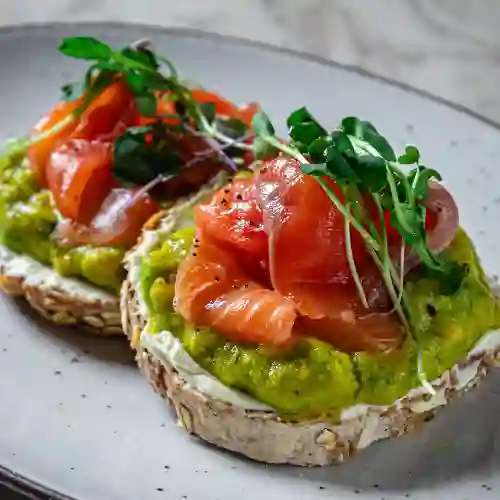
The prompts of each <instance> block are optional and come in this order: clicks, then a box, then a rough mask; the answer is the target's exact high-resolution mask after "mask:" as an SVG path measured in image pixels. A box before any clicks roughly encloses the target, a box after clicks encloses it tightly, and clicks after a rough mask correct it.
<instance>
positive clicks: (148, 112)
mask: <svg viewBox="0 0 500 500" xmlns="http://www.w3.org/2000/svg"><path fill="white" fill-rule="evenodd" d="M135 103H136V105H137V109H138V110H139V112H140V113H141V115H142V116H146V117H153V116H156V98H155V96H154V94H144V95H136V96H135Z"/></svg>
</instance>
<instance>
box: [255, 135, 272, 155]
mask: <svg viewBox="0 0 500 500" xmlns="http://www.w3.org/2000/svg"><path fill="white" fill-rule="evenodd" d="M277 152H278V150H277V149H276V147H274V146H273V145H271V144H269V142H267V141H266V140H265V139H264V138H262V137H260V136H256V137H255V139H254V140H253V142H252V153H253V156H254V158H255V159H256V160H268V159H270V158H274V157H275V156H276V154H277Z"/></svg>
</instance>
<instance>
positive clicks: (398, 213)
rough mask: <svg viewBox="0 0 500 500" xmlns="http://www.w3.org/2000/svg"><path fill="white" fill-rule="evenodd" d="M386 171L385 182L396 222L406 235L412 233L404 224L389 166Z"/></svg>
mask: <svg viewBox="0 0 500 500" xmlns="http://www.w3.org/2000/svg"><path fill="white" fill-rule="evenodd" d="M386 171H387V182H388V183H389V189H390V190H391V196H392V201H393V203H394V212H395V213H396V217H397V219H398V222H399V224H400V225H401V227H402V228H403V229H404V230H405V231H406V232H407V233H413V230H412V228H411V226H409V225H408V224H407V223H406V219H405V216H404V214H403V212H402V211H401V204H400V202H399V196H398V190H397V186H396V181H395V180H394V175H393V173H392V171H391V169H390V168H389V166H387V167H386Z"/></svg>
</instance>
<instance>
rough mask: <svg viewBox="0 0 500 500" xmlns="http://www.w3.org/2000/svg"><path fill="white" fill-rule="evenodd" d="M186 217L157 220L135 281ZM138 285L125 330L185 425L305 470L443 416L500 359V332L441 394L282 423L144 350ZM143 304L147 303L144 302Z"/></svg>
mask: <svg viewBox="0 0 500 500" xmlns="http://www.w3.org/2000/svg"><path fill="white" fill-rule="evenodd" d="M180 216H181V214H180V212H178V211H177V212H168V213H166V214H164V216H163V218H156V219H155V220H154V221H151V223H150V225H149V228H148V230H147V231H145V233H144V234H143V237H142V239H141V241H140V242H139V243H138V245H137V246H136V248H135V249H133V250H132V251H131V252H130V253H129V255H128V257H127V259H126V260H127V262H126V267H127V269H128V274H129V277H130V276H131V275H133V274H134V271H137V270H136V269H135V270H134V266H138V265H140V258H141V255H144V253H147V251H148V249H149V248H151V245H152V241H153V239H152V238H151V236H152V233H154V231H158V230H161V231H163V232H169V231H170V230H173V229H174V227H175V225H176V220H177V218H178V217H180ZM140 293H141V292H140V290H139V289H138V287H137V285H134V283H133V280H131V279H127V280H126V281H125V282H124V284H123V286H122V292H121V305H120V307H121V312H122V325H123V329H124V331H125V333H126V335H127V337H128V339H129V341H130V343H131V346H132V348H133V349H135V350H136V361H137V363H138V365H139V368H140V370H141V372H142V374H143V375H144V376H145V377H146V379H148V381H149V383H150V384H151V386H152V387H153V389H154V390H155V391H156V392H157V393H158V394H160V396H162V398H164V399H165V401H168V402H169V403H170V404H171V406H172V407H173V409H174V410H175V413H176V414H177V416H178V418H179V421H180V422H181V423H182V425H183V427H184V428H185V429H186V430H187V431H188V432H189V433H191V434H194V435H197V436H198V437H200V438H202V439H204V440H205V441H207V442H209V443H212V444H214V445H217V446H219V447H221V448H225V449H228V450H231V451H234V452H237V453H241V454H243V455H246V456H247V457H249V458H252V459H254V460H257V461H262V462H269V463H286V464H294V465H303V466H314V465H327V464H331V463H341V462H343V461H345V460H346V459H347V458H349V457H351V456H352V455H354V454H355V453H356V452H357V451H359V450H362V449H363V448H366V447H368V446H370V445H371V444H373V443H375V442H377V441H380V440H383V439H386V438H389V437H395V436H399V435H402V434H405V433H407V432H410V431H412V430H413V429H415V428H418V427H420V426H422V425H423V424H424V423H425V422H428V421H430V420H432V418H433V417H434V415H435V413H436V412H437V410H439V409H440V408H442V407H444V406H445V405H446V404H447V403H449V402H451V401H452V400H453V399H455V398H456V397H457V396H459V395H460V394H461V393H465V392H467V391H468V390H470V389H472V388H473V387H474V386H475V385H476V384H477V383H478V382H479V381H480V380H481V379H482V378H483V377H484V376H485V375H486V374H487V373H488V372H489V371H490V369H491V368H492V367H493V366H494V365H495V363H496V362H497V361H498V360H499V358H500V332H492V333H491V334H490V335H488V336H487V337H485V338H484V339H483V341H482V342H481V343H480V344H479V345H478V346H477V347H476V348H475V349H474V350H473V351H471V353H470V354H469V356H468V357H467V359H465V360H464V361H463V362H462V363H459V364H457V365H455V366H454V367H453V368H452V369H451V370H450V371H448V372H446V373H444V374H443V375H442V376H441V377H440V378H439V379H438V380H436V381H434V382H432V386H433V387H434V389H435V391H436V395H435V396H432V397H430V395H429V394H428V393H427V392H426V391H425V390H424V389H423V388H417V389H414V390H412V391H410V392H409V393H408V394H407V395H406V396H405V397H403V398H401V399H399V400H397V401H396V402H395V403H394V404H393V405H390V406H384V407H382V406H367V405H358V406H356V407H353V408H350V409H348V410H346V411H344V412H343V413H342V415H341V418H340V421H328V420H323V421H321V420H318V421H303V422H285V421H282V420H281V419H280V418H279V417H278V415H277V414H276V413H274V412H273V411H260V410H259V411H257V410H247V409H244V408H241V407H239V406H234V405H232V404H229V403H227V402H224V401H221V400H220V399H217V398H214V397H211V396H210V395H207V394H206V393H203V392H201V391H200V390H198V388H196V387H193V385H191V384H188V383H187V382H186V381H185V380H183V378H182V376H181V375H180V374H179V370H178V369H177V367H176V366H174V365H173V364H171V363H168V362H166V361H160V359H159V358H158V357H157V356H155V354H153V353H152V352H150V351H149V350H148V349H146V348H144V346H142V345H141V341H140V339H141V335H142V334H143V332H144V331H145V330H147V329H146V326H147V317H146V315H145V314H144V307H143V306H142V305H141V301H142V298H141V296H140ZM142 303H143V301H142Z"/></svg>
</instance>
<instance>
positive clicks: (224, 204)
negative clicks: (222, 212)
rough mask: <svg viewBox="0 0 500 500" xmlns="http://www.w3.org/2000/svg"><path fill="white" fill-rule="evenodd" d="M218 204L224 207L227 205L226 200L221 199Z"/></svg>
mask: <svg viewBox="0 0 500 500" xmlns="http://www.w3.org/2000/svg"><path fill="white" fill-rule="evenodd" d="M220 204H221V205H222V206H223V207H225V206H226V205H227V200H226V198H222V200H220Z"/></svg>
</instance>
